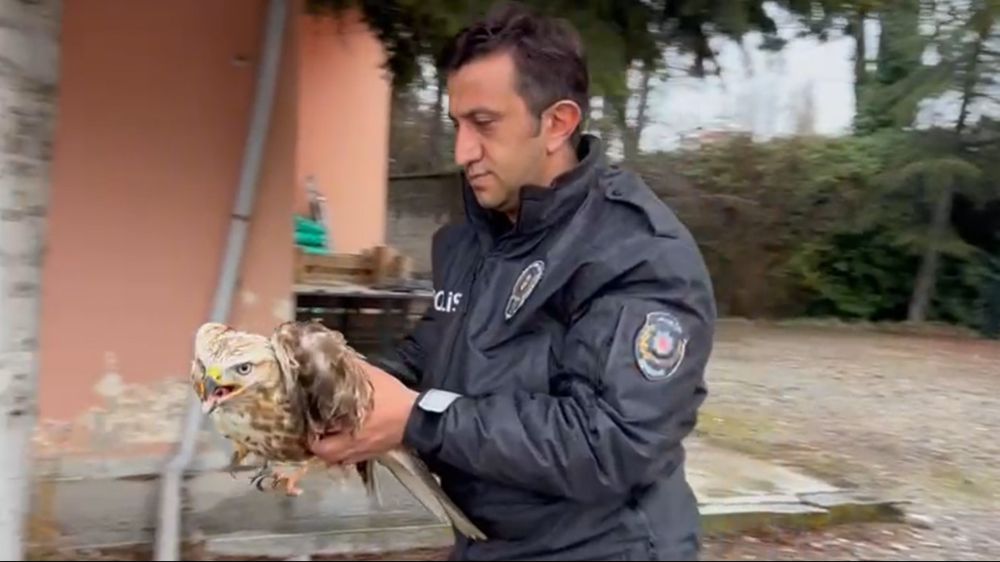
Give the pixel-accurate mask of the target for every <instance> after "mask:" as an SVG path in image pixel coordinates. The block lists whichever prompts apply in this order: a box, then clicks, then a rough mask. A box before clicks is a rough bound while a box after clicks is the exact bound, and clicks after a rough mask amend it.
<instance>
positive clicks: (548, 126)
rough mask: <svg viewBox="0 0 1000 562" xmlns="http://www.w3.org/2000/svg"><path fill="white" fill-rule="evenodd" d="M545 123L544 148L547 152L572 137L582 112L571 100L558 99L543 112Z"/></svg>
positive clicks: (554, 149) (581, 117)
mask: <svg viewBox="0 0 1000 562" xmlns="http://www.w3.org/2000/svg"><path fill="white" fill-rule="evenodd" d="M543 119H544V124H545V135H546V137H547V138H546V140H545V149H546V150H548V151H549V153H553V152H555V151H557V150H559V149H560V148H561V147H562V146H563V144H564V143H566V142H567V141H569V140H570V139H572V138H573V133H574V132H576V130H577V128H578V127H579V126H580V123H581V122H582V121H583V112H582V111H581V110H580V106H579V105H577V103H576V102H574V101H572V100H559V101H558V102H556V103H555V104H553V105H552V107H550V108H548V109H547V110H545V113H544V114H543Z"/></svg>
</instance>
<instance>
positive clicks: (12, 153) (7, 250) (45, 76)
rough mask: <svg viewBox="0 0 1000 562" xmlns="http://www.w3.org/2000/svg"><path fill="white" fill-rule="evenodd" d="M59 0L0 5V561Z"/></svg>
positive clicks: (21, 504)
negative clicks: (0, 408)
mask: <svg viewBox="0 0 1000 562" xmlns="http://www.w3.org/2000/svg"><path fill="white" fill-rule="evenodd" d="M60 20H61V2H60V0H32V1H29V0H2V1H0V46H2V47H0V405H2V407H3V421H2V426H0V451H3V452H2V454H0V459H2V460H0V559H2V560H23V557H24V548H25V547H24V529H25V522H26V518H27V514H28V507H29V504H30V501H29V498H30V493H29V491H30V489H31V484H32V482H31V480H30V474H31V471H30V466H31V463H30V458H29V457H30V451H31V449H30V445H31V435H32V431H33V429H34V426H35V423H36V418H37V414H36V408H37V398H36V395H37V378H38V333H39V315H40V312H41V310H40V306H39V305H40V297H41V277H42V259H43V253H44V232H45V222H46V220H45V219H46V217H45V215H46V209H47V203H48V187H49V164H50V160H51V156H52V155H51V147H52V135H53V123H54V121H55V109H56V99H57V96H56V86H57V83H58V71H59V64H58V62H59V24H60Z"/></svg>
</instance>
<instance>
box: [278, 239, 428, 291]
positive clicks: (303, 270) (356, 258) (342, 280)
mask: <svg viewBox="0 0 1000 562" xmlns="http://www.w3.org/2000/svg"><path fill="white" fill-rule="evenodd" d="M412 261H413V260H412V259H411V258H409V257H407V256H403V255H400V254H399V253H398V252H396V251H395V250H394V249H393V248H390V247H387V246H376V247H374V248H371V249H368V250H365V251H363V252H362V253H360V254H327V255H322V254H309V253H306V252H303V251H302V250H296V254H295V282H296V283H302V284H310V285H340V284H352V285H363V286H379V285H384V284H387V283H392V282H395V281H405V280H409V279H410V278H411V276H412V268H413V266H412Z"/></svg>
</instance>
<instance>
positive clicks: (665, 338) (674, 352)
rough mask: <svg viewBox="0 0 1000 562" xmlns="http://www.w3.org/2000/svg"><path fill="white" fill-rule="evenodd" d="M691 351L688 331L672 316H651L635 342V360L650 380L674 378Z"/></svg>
mask: <svg viewBox="0 0 1000 562" xmlns="http://www.w3.org/2000/svg"><path fill="white" fill-rule="evenodd" d="M686 348H687V337H686V335H685V334H684V328H682V327H681V324H680V322H678V321H677V318H676V317H674V315H673V314H670V313H669V312H650V313H649V314H647V315H646V322H645V323H644V324H643V325H642V328H641V329H640V330H639V333H638V335H636V338H635V360H636V363H637V364H638V366H639V370H640V371H642V374H643V375H644V376H645V377H646V378H648V379H650V380H662V379H666V378H670V377H671V376H673V374H674V373H676V372H677V369H678V368H680V366H681V362H682V361H683V360H684V352H685V351H686Z"/></svg>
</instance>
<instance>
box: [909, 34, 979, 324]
mask: <svg viewBox="0 0 1000 562" xmlns="http://www.w3.org/2000/svg"><path fill="white" fill-rule="evenodd" d="M988 32H989V30H988V29H984V30H982V31H981V32H980V33H979V35H978V37H977V38H976V42H975V43H973V45H972V52H971V54H970V56H969V66H968V69H967V72H966V75H965V79H964V80H963V82H962V105H961V107H960V108H959V112H958V121H957V122H956V123H955V137H956V138H960V137H961V136H962V133H963V132H964V131H965V125H966V122H967V121H968V118H969V105H970V104H971V102H972V96H973V95H975V90H976V84H977V83H978V80H979V74H978V72H979V57H980V56H981V55H982V51H983V44H984V43H985V41H986V37H987V35H988ZM932 181H933V182H934V183H935V184H937V181H938V179H937V178H934V179H932ZM954 182H955V178H943V181H942V184H941V185H934V187H936V188H937V189H938V200H937V201H936V202H935V204H934V214H933V217H932V218H931V228H930V233H929V236H928V241H927V248H925V249H924V256H923V258H922V259H921V261H920V269H919V270H918V271H917V279H916V281H915V282H914V285H913V295H912V296H911V297H910V310H909V314H908V318H909V320H910V322H923V321H924V320H926V319H927V309H928V308H930V304H931V299H932V298H933V297H934V286H935V284H936V281H937V266H938V261H940V258H939V254H940V249H939V248H940V244H941V242H942V241H943V240H944V237H945V236H947V234H948V227H949V226H950V224H951V207H952V204H953V201H954V198H955V186H954Z"/></svg>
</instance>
